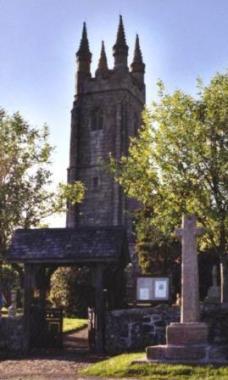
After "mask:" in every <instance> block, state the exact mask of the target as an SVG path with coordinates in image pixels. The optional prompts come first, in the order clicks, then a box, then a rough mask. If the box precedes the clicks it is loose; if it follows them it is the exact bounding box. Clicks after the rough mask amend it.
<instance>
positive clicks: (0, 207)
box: [0, 110, 84, 258]
mask: <svg viewBox="0 0 228 380" xmlns="http://www.w3.org/2000/svg"><path fill="white" fill-rule="evenodd" d="M52 151H53V148H52V147H51V146H50V144H49V143H48V128H47V127H46V126H44V127H43V128H42V129H40V130H38V129H36V128H32V127H31V126H30V125H29V124H28V123H27V122H26V121H25V120H23V118H22V117H21V116H20V114H19V113H16V114H14V115H13V116H9V115H8V114H7V113H6V112H5V111H4V110H0V258H4V256H5V252H6V249H7V245H8V242H9V239H10V237H11V235H12V233H13V231H14V229H15V228H18V227H22V228H29V227H31V226H38V225H39V224H40V222H41V221H42V219H43V218H46V217H47V216H49V215H51V214H53V213H54V212H59V211H62V210H63V208H64V206H65V203H66V199H68V201H69V202H72V203H74V204H75V203H77V202H80V201H81V200H82V198H83V195H84V186H83V185H82V184H81V183H80V182H76V183H74V184H72V185H60V188H59V191H58V192H54V191H51V190H50V185H51V182H52V176H51V171H50V164H51V162H50V159H51V153H52Z"/></svg>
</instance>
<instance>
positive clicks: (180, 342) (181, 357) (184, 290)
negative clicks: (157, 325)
mask: <svg viewBox="0 0 228 380" xmlns="http://www.w3.org/2000/svg"><path fill="white" fill-rule="evenodd" d="M202 232H203V230H202V228H198V227H196V217H195V216H194V215H183V219H182V228H178V229H176V234H177V236H179V237H181V240H182V264H181V268H182V274H181V320H180V322H179V323H171V324H170V325H169V326H168V327H167V329H166V345H163V346H162V345H158V346H149V347H147V348H146V353H147V359H148V360H150V361H171V362H172V361H175V362H191V361H194V362H198V361H199V362H201V361H207V360H208V342H207V339H208V338H207V337H208V326H207V324H206V323H204V322H200V302H199V274H198V261H197V248H196V237H197V235H200V234H202Z"/></svg>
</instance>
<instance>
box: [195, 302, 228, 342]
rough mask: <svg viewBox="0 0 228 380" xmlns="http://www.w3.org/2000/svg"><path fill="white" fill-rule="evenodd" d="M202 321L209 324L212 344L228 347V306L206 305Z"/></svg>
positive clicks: (202, 313) (202, 312) (203, 308)
mask: <svg viewBox="0 0 228 380" xmlns="http://www.w3.org/2000/svg"><path fill="white" fill-rule="evenodd" d="M201 319H202V320H203V321H204V322H206V323H207V324H208V328H209V337H208V340H209V343H210V344H215V345H228V305H227V304H204V305H203V307H202V311H201Z"/></svg>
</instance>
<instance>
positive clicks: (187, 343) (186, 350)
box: [146, 322, 208, 363]
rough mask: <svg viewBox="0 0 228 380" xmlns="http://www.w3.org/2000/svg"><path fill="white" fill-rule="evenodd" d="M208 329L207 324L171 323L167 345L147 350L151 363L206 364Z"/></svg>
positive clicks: (167, 331) (168, 329)
mask: <svg viewBox="0 0 228 380" xmlns="http://www.w3.org/2000/svg"><path fill="white" fill-rule="evenodd" d="M207 336H208V328H207V325H206V324H205V323H200V322H194V323H171V324H170V325H169V326H168V327H167V330H166V341H167V345H164V346H151V347H147V348H146V353H147V359H148V360H150V361H161V362H162V361H170V362H172V361H173V362H180V363H181V362H183V363H184V362H204V361H207V360H208V345H207Z"/></svg>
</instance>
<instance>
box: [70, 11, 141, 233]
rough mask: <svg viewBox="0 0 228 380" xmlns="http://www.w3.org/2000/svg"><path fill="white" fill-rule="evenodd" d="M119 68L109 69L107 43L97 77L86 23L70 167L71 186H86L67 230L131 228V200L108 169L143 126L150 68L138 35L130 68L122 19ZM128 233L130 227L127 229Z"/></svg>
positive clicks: (79, 54) (116, 48)
mask: <svg viewBox="0 0 228 380" xmlns="http://www.w3.org/2000/svg"><path fill="white" fill-rule="evenodd" d="M113 56H114V67H113V69H109V68H108V65H107V59H106V53H105V46H104V43H103V42H102V47H101V54H100V60H99V63H98V68H97V70H96V72H95V76H94V77H92V75H91V72H90V64H91V57H92V54H91V52H90V50H89V42H88V38H87V30H86V25H85V23H84V25H83V32H82V38H81V43H80V47H79V50H78V52H77V53H76V57H77V65H78V69H77V73H76V95H75V100H74V103H73V109H72V123H71V140H70V164H69V169H68V182H69V183H72V182H74V181H75V180H81V181H82V182H83V183H84V184H85V187H86V194H85V199H84V201H83V203H81V204H80V205H79V206H77V207H71V208H70V209H69V211H68V215H67V227H74V226H91V225H92V226H113V225H126V226H127V227H128V224H129V218H128V211H129V209H131V207H132V202H131V201H130V200H127V199H126V197H125V196H124V195H123V193H122V190H121V188H120V186H119V185H118V184H116V183H115V182H114V180H113V178H112V177H111V176H110V174H109V173H107V171H106V169H105V161H106V160H107V158H108V157H109V154H110V153H111V154H112V155H113V157H115V158H116V159H118V158H120V157H121V155H123V154H127V151H128V145H129V137H130V136H134V135H135V134H136V132H137V130H138V128H139V127H140V120H141V112H142V110H143V107H144V103H145V84H144V71H145V65H144V63H143V60H142V54H141V50H140V45H139V38H138V35H137V36H136V42H135V51H134V57H133V62H132V64H131V70H129V67H128V46H127V43H126V38H125V32H124V26H123V21H122V17H121V16H120V21H119V27H118V32H117V39H116V43H115V45H114V46H113ZM128 229H129V228H128Z"/></svg>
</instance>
